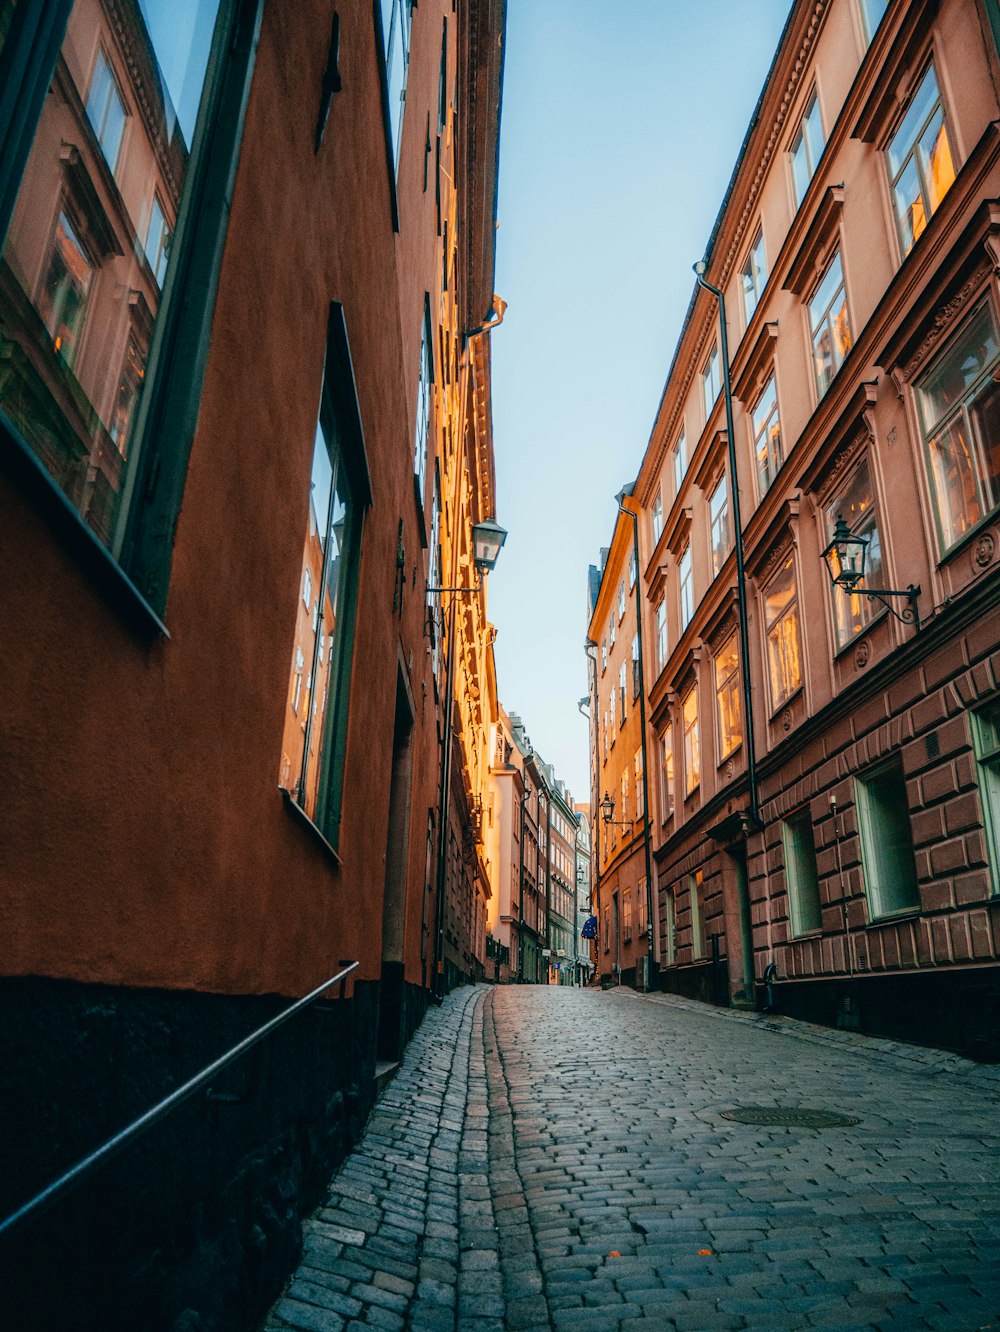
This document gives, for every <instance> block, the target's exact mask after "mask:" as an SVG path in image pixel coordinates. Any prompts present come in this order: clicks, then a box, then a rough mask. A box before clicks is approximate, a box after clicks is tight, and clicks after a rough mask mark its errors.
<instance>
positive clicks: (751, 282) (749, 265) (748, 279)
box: [740, 226, 767, 328]
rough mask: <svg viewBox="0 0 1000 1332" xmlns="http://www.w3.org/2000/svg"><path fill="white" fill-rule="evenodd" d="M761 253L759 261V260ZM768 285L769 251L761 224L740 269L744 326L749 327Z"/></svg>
mask: <svg viewBox="0 0 1000 1332" xmlns="http://www.w3.org/2000/svg"><path fill="white" fill-rule="evenodd" d="M758 254H759V261H758ZM766 286H767V253H766V251H765V249H764V229H763V227H761V226H758V228H757V236H756V239H755V240H754V243H753V244H752V245H751V246H750V249H749V250H748V251H747V257H746V259H745V260H744V262H743V267H742V268H741V269H740V291H741V294H742V297H743V321H744V326H745V327H747V328H748V327H749V326H750V321H751V319H753V317H754V314H755V313H756V310H757V306H758V305H759V304H760V298H761V296H762V295H763V293H764V288H765V287H766ZM750 292H752V293H753V304H752V305H751V304H750V303H749V295H750Z"/></svg>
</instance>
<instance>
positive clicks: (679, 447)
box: [674, 430, 687, 495]
mask: <svg viewBox="0 0 1000 1332" xmlns="http://www.w3.org/2000/svg"><path fill="white" fill-rule="evenodd" d="M686 471H687V442H686V441H685V439H684V431H683V430H682V431H681V434H680V439H678V441H677V443H676V444H675V445H674V489H675V490H676V491H677V494H678V495H679V494H680V493H681V486H683V484H684V473H685V472H686Z"/></svg>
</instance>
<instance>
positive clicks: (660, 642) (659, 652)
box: [656, 597, 667, 671]
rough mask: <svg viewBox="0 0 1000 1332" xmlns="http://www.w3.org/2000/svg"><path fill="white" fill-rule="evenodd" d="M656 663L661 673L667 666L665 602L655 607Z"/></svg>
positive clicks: (663, 600) (664, 599)
mask: <svg viewBox="0 0 1000 1332" xmlns="http://www.w3.org/2000/svg"><path fill="white" fill-rule="evenodd" d="M656 661H657V664H658V665H659V668H660V670H661V671H662V670H663V668H664V666H666V664H667V600H666V597H664V598H663V599H662V600H661V601H660V602H659V604H658V605H657V607H656Z"/></svg>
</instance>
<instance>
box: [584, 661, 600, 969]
mask: <svg viewBox="0 0 1000 1332" xmlns="http://www.w3.org/2000/svg"><path fill="white" fill-rule="evenodd" d="M583 652H584V656H585V657H586V658H587V661H588V663H589V664H588V666H587V684H588V686H589V688H590V717H589V719H588V720H589V722H590V731H591V735H592V736H593V737H594V776H593V780H592V781H591V783H590V835H591V837H592V838H593V843H592V852H591V855H592V865H591V884H590V902H591V911H592V913H593V914H594V916H596V917H597V938H595V940H594V944H593V954H592V955H593V959H594V975H595V977H596V976H597V975H598V973H599V971H600V966H599V963H600V956H601V954H600V937H601V821H600V818H599V817H598V814H599V810H598V808H597V800H598V796H599V795H600V778H601V732H600V711H601V710H600V707H599V705H598V698H597V644H596V643H595V642H594V640H593V639H592V638H588V639H586V640H585V641H584V644H583Z"/></svg>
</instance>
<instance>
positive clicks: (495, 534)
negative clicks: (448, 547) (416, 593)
mask: <svg viewBox="0 0 1000 1332" xmlns="http://www.w3.org/2000/svg"><path fill="white" fill-rule="evenodd" d="M506 540H507V529H506V528H505V527H501V526H500V524H499V523H498V522H497V521H496V519H495V518H487V519H486V521H485V522H483V523H473V525H472V563H473V564H474V565H475V567H476V581H475V582H474V583H473V584H472V585H471V586H470V587H431V586H428V588H427V591H428V592H458V593H462V592H478V591H479V589H480V588H481V587H482V585H483V578H482V576H483V574H488V573H492V572H493V568H494V566H495V564H496V562H497V559H498V558H499V555H500V551H501V550H502V549H503V543H504V542H505V541H506Z"/></svg>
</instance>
